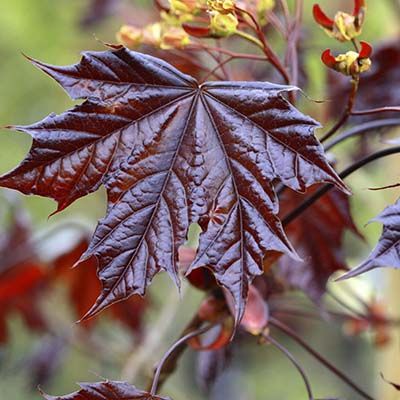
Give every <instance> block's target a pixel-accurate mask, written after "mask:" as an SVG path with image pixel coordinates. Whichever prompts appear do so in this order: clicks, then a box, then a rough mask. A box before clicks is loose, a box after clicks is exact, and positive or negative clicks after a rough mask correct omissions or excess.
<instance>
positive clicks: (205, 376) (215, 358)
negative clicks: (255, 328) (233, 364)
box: [196, 345, 231, 393]
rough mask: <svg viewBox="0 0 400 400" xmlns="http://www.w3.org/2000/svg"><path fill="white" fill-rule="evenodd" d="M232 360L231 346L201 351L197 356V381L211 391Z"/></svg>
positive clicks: (205, 389) (203, 387)
mask: <svg viewBox="0 0 400 400" xmlns="http://www.w3.org/2000/svg"><path fill="white" fill-rule="evenodd" d="M230 361H231V346H229V345H228V346H225V347H223V348H221V349H218V350H209V351H200V352H199V353H198V356H197V376H196V378H197V383H198V385H199V386H200V388H201V389H202V390H203V391H204V392H205V393H209V392H210V390H211V389H212V386H213V385H214V384H215V383H216V382H217V381H218V378H219V377H220V376H221V375H222V374H223V373H224V371H225V370H226V368H227V366H228V365H229V363H230Z"/></svg>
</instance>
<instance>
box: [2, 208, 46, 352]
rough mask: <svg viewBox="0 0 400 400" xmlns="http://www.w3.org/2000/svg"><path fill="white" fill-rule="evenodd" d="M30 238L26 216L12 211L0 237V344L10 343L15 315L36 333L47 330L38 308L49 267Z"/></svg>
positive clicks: (15, 209) (20, 212)
mask: <svg viewBox="0 0 400 400" xmlns="http://www.w3.org/2000/svg"><path fill="white" fill-rule="evenodd" d="M31 234H32V233H31V229H30V223H29V220H28V219H27V218H26V215H25V213H24V212H23V210H21V209H19V208H18V207H15V208H14V207H13V208H12V209H11V216H10V223H9V226H8V227H7V229H6V230H5V231H4V232H3V233H2V234H1V236H0V344H4V343H5V342H6V340H7V319H8V317H9V316H10V315H12V314H13V313H16V314H18V315H20V316H21V318H22V319H23V321H24V322H25V323H26V325H27V326H28V327H29V328H30V329H32V330H34V331H43V330H45V329H46V325H47V324H46V321H45V319H44V317H43V315H42V312H41V310H40V307H39V299H40V296H41V291H42V289H43V285H44V278H45V275H46V265H44V264H43V263H42V262H41V261H40V260H39V258H38V257H37V255H36V253H35V250H34V246H33V245H32V238H31Z"/></svg>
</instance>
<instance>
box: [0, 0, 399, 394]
mask: <svg viewBox="0 0 400 400" xmlns="http://www.w3.org/2000/svg"><path fill="white" fill-rule="evenodd" d="M122 3H123V2H122ZM125 3H126V5H127V6H132V5H135V6H137V7H138V9H142V8H143V7H144V8H146V7H150V6H151V2H150V1H135V0H130V1H129V0H127V1H125ZM128 3H129V4H128ZM348 3H349V2H346V1H324V0H321V1H320V4H321V6H323V7H324V8H325V9H326V10H327V11H329V10H331V12H333V10H335V9H338V8H340V6H347V8H348V7H349V5H348ZM312 4H313V2H312V1H309V0H306V1H305V20H306V26H307V27H308V29H309V30H312V32H313V33H312V35H311V38H312V41H311V43H307V47H308V48H310V49H311V50H310V51H309V52H308V54H309V55H308V58H307V60H306V64H307V66H308V67H309V68H310V70H311V73H310V76H311V77H313V79H311V80H310V85H309V88H308V89H307V93H308V94H309V95H310V97H313V98H324V96H325V95H324V85H323V84H322V83H321V82H323V78H324V69H323V68H322V67H321V64H320V61H319V54H320V52H321V50H322V49H325V48H327V47H329V46H330V44H331V42H329V41H328V39H327V37H326V36H325V35H324V34H323V32H322V31H321V30H320V29H318V28H316V27H314V25H313V24H312V22H311V6H312ZM368 5H369V10H368V18H367V22H366V25H365V28H364V31H365V35H364V36H363V37H364V38H365V39H366V40H368V41H371V42H373V43H375V42H378V41H379V40H382V39H386V38H390V37H393V35H395V34H396V33H397V32H396V31H398V26H399V19H398V14H396V11H395V7H396V5H395V2H394V1H389V0H379V1H378V0H371V1H369V4H368ZM88 7H89V1H87V0H56V1H54V0H13V1H6V0H0V10H1V12H0V34H1V36H0V38H1V39H0V125H3V126H4V125H8V124H29V123H33V122H36V121H38V120H40V119H42V118H43V117H44V116H45V115H47V114H49V113H50V112H56V113H60V112H62V111H63V110H65V109H67V108H69V107H71V105H72V102H71V100H70V99H69V98H68V96H67V95H66V94H65V93H64V92H63V90H62V89H61V88H60V87H59V86H58V85H57V84H56V83H55V82H54V81H52V80H51V79H50V78H48V77H47V76H45V75H44V74H43V73H41V72H40V71H38V70H36V69H35V68H34V67H33V66H32V65H31V64H30V63H29V62H27V60H26V59H24V57H23V56H22V53H24V54H27V55H29V56H32V57H34V58H37V59H39V60H43V61H45V62H49V63H53V64H58V65H63V64H71V63H75V62H76V61H77V60H78V59H79V53H80V52H81V51H82V50H102V49H103V48H104V47H103V45H102V44H101V43H99V41H97V40H96V38H95V37H97V38H99V39H101V40H103V41H105V42H113V41H114V40H115V32H117V31H118V29H119V27H120V26H121V25H122V23H124V22H129V17H126V16H125V14H124V13H122V15H121V13H119V14H118V15H114V16H110V17H108V18H106V19H105V20H104V21H102V22H101V23H99V24H96V25H92V26H90V27H89V28H86V29H84V28H82V26H81V24H80V21H81V20H82V18H83V17H84V15H85V13H86V12H87V9H88ZM302 107H303V109H304V110H305V111H309V112H311V113H313V114H314V115H317V116H320V115H322V114H323V112H322V111H321V110H320V109H318V107H319V106H316V105H315V104H310V103H309V102H308V103H307V101H304V100H303V104H302ZM321 107H322V106H321ZM323 122H328V121H323ZM351 146H352V143H349V144H347V145H346V146H344V147H342V148H341V149H340V150H339V152H342V153H341V154H343V153H346V152H348V151H349V149H351ZM29 147H30V139H29V137H27V135H25V134H22V133H16V132H12V131H7V130H2V132H1V136H0V172H1V173H3V172H6V171H8V170H9V169H10V168H12V167H14V166H15V165H16V164H17V163H18V162H19V161H20V160H22V159H23V157H24V155H25V154H26V152H27V151H28V149H29ZM398 179H399V164H398V159H397V162H396V160H394V159H390V160H385V161H382V162H378V163H374V164H373V166H371V167H370V168H367V169H366V170H364V171H362V172H359V173H357V174H355V175H354V176H353V177H352V178H351V179H350V180H349V181H348V182H349V184H350V186H351V187H352V188H353V191H354V196H353V199H352V207H353V210H354V213H355V218H356V221H357V224H358V226H359V227H360V228H361V229H362V232H363V233H365V235H366V238H367V241H366V242H365V243H360V242H357V241H356V240H355V239H354V238H353V237H350V236H349V238H348V240H347V247H348V254H349V262H350V265H352V266H353V265H355V264H356V263H357V262H358V261H359V260H360V259H361V258H363V257H365V256H366V255H367V254H368V252H369V250H370V248H371V247H372V246H373V244H374V243H375V242H376V240H377V238H378V237H379V234H380V230H381V227H380V226H379V224H372V225H370V226H368V227H366V228H363V226H364V224H365V223H366V222H367V221H368V220H369V219H370V218H371V217H373V216H375V215H376V214H377V213H379V212H380V211H381V210H382V209H383V208H384V207H385V206H386V205H388V204H389V203H391V202H393V201H394V200H395V199H396V198H397V197H398V195H399V192H398V190H397V191H385V192H374V193H371V192H369V191H368V190H367V188H368V187H370V186H380V185H385V184H390V183H393V182H397V181H398ZM22 202H23V204H24V207H26V209H27V210H28V212H29V214H30V216H31V218H32V220H33V223H34V227H35V231H38V232H40V231H45V230H47V229H49V227H51V226H55V225H58V224H63V223H65V222H70V221H79V222H80V223H83V224H85V225H87V226H88V227H90V228H92V229H94V227H95V225H96V221H97V219H99V218H100V217H102V216H103V215H104V212H105V196H104V192H103V191H102V190H100V191H99V192H98V193H95V194H93V195H90V196H87V197H86V198H84V199H81V200H79V201H77V202H75V203H74V204H73V205H72V206H71V207H69V208H68V209H67V210H65V211H64V212H62V213H61V214H58V215H56V216H54V217H52V218H51V219H50V220H48V218H47V217H48V215H49V214H50V213H51V212H52V211H54V209H55V204H54V203H53V202H52V201H50V200H47V199H44V198H39V197H27V196H25V197H22ZM60 240H68V238H62V239H60ZM64 244H65V243H64ZM57 245H58V244H57V243H52V244H51V246H57ZM60 245H62V244H60ZM49 246H50V244H49ZM46 250H47V251H51V249H46ZM392 277H393V279H392ZM395 281H400V277H399V275H398V274H394V273H392V272H388V271H384V272H376V273H373V274H369V276H368V277H367V278H363V279H360V280H359V283H358V284H356V286H357V289H359V290H360V291H361V293H362V294H363V295H364V296H365V298H368V297H369V296H370V295H371V293H372V292H373V291H374V289H376V288H378V296H379V297H382V298H383V299H384V300H385V301H389V302H391V303H390V307H389V311H391V312H392V313H393V314H394V315H396V314H397V315H398V314H399V308H398V304H399V301H400V299H399V298H398V296H399V295H398V294H397V293H399V292H400V288H399V284H398V283H397V286H396V287H395V288H394V289H393V288H392V289H390V284H391V285H396V284H395V283H394V282H395ZM378 282H379V283H378ZM336 285H340V284H336ZM150 296H151V298H152V310H151V312H150V313H149V315H148V316H147V317H146V327H145V331H146V329H149V331H150V332H151V331H154V329H153V328H152V327H153V325H154V324H158V325H157V326H158V328H159V329H160V330H161V331H162V330H163V329H164V331H162V335H161V337H155V338H154V339H153V340H154V341H155V343H156V345H154V346H153V348H152V350H149V351H148V352H147V353H146V349H145V348H144V345H143V343H140V342H139V341H137V340H136V342H135V340H134V339H133V338H132V337H131V336H130V335H129V334H128V333H127V332H126V331H124V329H123V328H122V327H121V326H120V325H118V324H117V323H115V322H112V321H108V320H104V321H102V322H101V324H100V325H99V326H98V327H97V328H96V331H95V333H94V335H95V339H96V340H97V341H99V342H100V343H101V346H103V347H104V348H105V349H106V350H107V351H105V352H104V354H99V352H95V351H93V350H91V349H90V348H89V349H86V350H85V349H83V347H82V346H80V345H79V344H76V343H73V344H72V345H71V346H68V347H67V349H66V350H65V352H64V357H63V361H62V363H61V365H60V367H59V368H58V369H57V371H56V374H55V376H54V378H53V379H52V380H51V381H50V382H49V383H48V384H47V385H46V386H45V387H44V389H45V390H46V391H47V392H50V393H54V394H62V393H68V392H70V391H73V390H75V389H76V386H75V382H77V381H95V380H98V376H105V377H107V378H109V379H120V378H121V371H122V370H123V368H124V366H125V370H124V371H125V373H127V368H128V370H129V368H130V367H129V365H130V364H128V366H127V362H128V360H129V359H130V363H131V364H132V365H135V362H134V357H135V354H136V353H138V354H141V357H142V356H143V354H144V355H145V356H144V360H145V362H144V363H143V364H141V365H140V366H141V369H140V371H137V376H136V379H135V382H134V383H135V384H137V385H138V386H139V385H140V384H141V383H143V382H145V379H146V377H147V376H148V374H149V373H150V371H151V367H152V365H153V363H154V362H155V361H156V360H157V359H158V358H159V356H160V355H161V354H162V351H163V350H165V348H166V347H167V345H168V343H170V342H171V341H172V340H173V339H174V338H175V337H176V336H177V334H178V332H179V330H180V328H181V327H182V326H183V325H184V324H185V322H187V319H188V318H189V316H190V315H191V314H192V313H193V310H194V309H195V307H196V305H198V303H199V301H200V299H201V294H200V293H198V292H197V291H196V290H194V289H191V288H188V289H186V291H185V292H184V294H183V296H184V299H182V300H180V299H179V296H178V295H177V294H176V291H175V289H174V287H173V285H172V284H171V283H170V282H169V281H168V279H166V278H165V277H163V276H162V277H160V278H158V279H156V280H155V283H154V285H153V286H152V288H151V290H150ZM396 296H397V302H395V301H396V299H395V297H396ZM165 302H169V303H168V304H171V308H172V309H175V311H176V312H175V313H172V315H168V316H165V315H164V316H163V317H164V320H163V319H162V318H160V313H161V312H163V310H164V308H165V307H163V306H164V303H165ZM54 304H56V306H57V311H54V310H53V313H54V315H55V320H56V321H59V322H60V323H63V324H64V325H65V329H67V330H69V331H72V332H73V330H74V329H76V328H75V326H74V323H73V322H74V317H73V315H71V310H69V307H68V304H65V301H64V297H63V293H62V291H56V292H55V293H54V295H53V297H52V298H51V299H48V300H47V302H46V304H45V305H44V306H45V307H48V308H49V309H51V308H52V307H53V308H54ZM178 307H179V308H178ZM164 311H165V310H164ZM50 312H51V311H50ZM61 321H63V322H61ZM171 321H172V323H171ZM8 323H9V326H10V329H11V332H12V334H11V339H10V341H9V344H8V345H7V347H5V348H3V349H2V350H1V353H0V354H1V358H0V399H13V400H27V399H39V398H40V396H39V395H38V394H36V393H35V391H32V389H31V388H30V384H29V376H27V374H28V372H27V370H26V369H25V368H23V363H24V356H26V354H29V353H30V352H32V350H33V349H34V348H35V346H37V345H38V343H40V342H41V341H43V338H40V337H39V336H38V335H36V334H33V333H31V332H30V331H29V330H27V328H26V327H25V326H24V324H23V323H22V321H21V320H20V319H19V318H18V317H17V316H14V317H12V318H10V320H9V321H8ZM303 325H304V326H303V327H300V328H299V332H301V334H302V335H303V336H304V337H305V338H306V339H307V340H308V341H309V342H311V343H313V345H314V347H316V348H318V349H320V350H321V352H323V353H324V354H325V355H326V356H327V357H328V358H329V359H330V360H331V361H332V362H334V363H336V364H337V365H340V366H341V367H342V368H343V369H344V370H346V371H348V373H349V374H350V376H351V377H352V378H353V379H354V380H356V381H357V382H359V383H360V384H361V385H362V386H363V387H365V388H366V389H368V390H370V391H372V392H375V393H378V392H379V393H381V394H380V396H383V395H382V393H383V392H382V390H383V389H382V387H383V386H384V383H383V382H382V381H380V379H379V377H378V372H379V371H385V373H387V374H388V376H389V377H390V378H392V379H396V378H397V380H399V381H400V370H399V367H398V365H399V364H400V359H399V355H400V353H399V348H400V346H399V339H398V332H397V333H395V334H394V336H393V344H392V347H388V348H387V349H385V350H383V351H379V352H377V350H376V349H374V348H373V347H372V345H371V343H370V341H369V340H368V338H363V339H354V338H349V337H343V335H342V332H341V329H340V328H339V327H338V326H336V325H334V324H327V323H320V322H307V324H303ZM240 343H241V346H240V347H239V348H238V349H236V350H235V351H234V356H233V362H232V365H231V367H229V368H228V369H227V370H226V373H225V374H224V375H223V376H222V378H221V383H222V385H219V389H218V390H215V393H212V394H210V395H209V398H212V399H225V398H229V399H231V400H236V399H237V400H242V399H249V400H250V399H251V400H255V399H284V400H286V399H287V400H298V399H303V398H304V399H305V398H306V395H305V392H304V387H303V383H302V382H301V380H300V379H299V377H298V374H297V372H296V371H295V370H294V369H293V368H292V367H291V365H290V364H289V363H288V361H287V360H286V359H284V358H283V357H282V356H281V355H280V354H278V353H277V352H276V351H275V350H273V349H272V348H267V347H265V348H260V347H259V346H257V345H256V344H252V343H251V341H249V340H248V339H245V338H242V339H241V340H240ZM286 344H287V346H288V348H289V349H291V350H293V353H295V354H296V355H298V357H299V358H300V359H301V360H302V362H303V365H304V367H305V369H306V370H307V371H308V373H309V376H311V377H312V383H313V386H314V391H315V393H316V394H317V395H318V396H321V397H322V395H324V394H330V393H331V394H335V396H337V397H340V396H341V397H340V398H346V399H357V398H358V397H357V395H356V394H354V393H352V392H351V391H349V389H348V388H346V387H345V386H344V385H343V384H342V383H340V382H339V381H338V380H337V379H336V378H334V377H333V376H332V375H331V374H330V373H329V372H327V371H326V370H324V369H323V368H322V367H320V366H319V365H318V364H316V363H315V362H314V361H313V360H311V359H310V358H309V357H308V356H307V355H306V354H305V353H304V352H302V351H301V350H300V349H299V348H298V347H297V346H296V345H293V343H290V342H288V343H286ZM390 357H394V358H393V363H396V360H397V371H396V370H395V368H396V365H394V364H393V365H392V367H393V368H391V363H392V362H391V361H388V360H389V359H390ZM396 357H397V358H396ZM131 367H132V366H131ZM134 368H135V367H133V369H134ZM194 369H195V356H194V355H193V354H192V353H190V352H188V354H186V356H185V357H184V359H183V363H182V365H181V368H179V372H178V373H176V374H175V375H174V376H173V377H172V379H170V380H169V381H168V383H167V385H166V387H165V390H164V393H166V394H168V395H169V396H171V397H172V398H174V399H175V400H178V399H185V398H190V399H202V398H207V396H206V395H204V394H201V392H200V391H199V389H198V388H197V385H196V383H195V378H194ZM129 373H130V374H131V375H132V371H130V372H129ZM384 396H385V397H379V398H380V399H382V400H386V399H390V398H393V399H395V398H396V397H394V396H395V393H394V391H391V389H388V391H387V392H385V394H384ZM390 396H393V397H390Z"/></svg>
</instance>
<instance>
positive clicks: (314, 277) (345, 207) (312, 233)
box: [279, 189, 359, 302]
mask: <svg viewBox="0 0 400 400" xmlns="http://www.w3.org/2000/svg"><path fill="white" fill-rule="evenodd" d="M312 191H313V190H310V192H312ZM301 201H302V197H301V196H300V195H299V194H297V193H294V192H289V191H286V192H285V193H284V196H282V200H281V204H282V213H283V214H285V212H287V211H289V210H291V209H293V207H296V205H299V204H300V203H301ZM346 230H349V231H352V232H353V233H355V234H357V235H359V233H358V231H357V228H356V226H355V225H354V222H353V220H352V217H351V211H350V204H349V199H348V197H347V196H346V195H344V194H343V193H342V192H340V191H338V190H336V189H333V190H331V191H329V192H328V193H327V194H326V195H325V196H323V197H322V198H321V199H320V200H318V201H317V202H316V203H315V204H314V205H312V206H311V207H310V208H309V209H308V210H307V211H305V212H304V213H303V214H302V215H301V216H300V217H299V218H297V219H296V220H295V221H293V222H292V223H291V224H290V225H289V226H288V228H287V232H288V235H289V238H290V239H291V241H292V242H293V243H294V245H295V248H296V249H297V251H298V252H299V254H300V255H301V256H302V258H303V260H304V262H297V261H294V260H291V259H290V258H288V257H286V256H283V257H282V258H281V259H280V261H279V263H280V269H279V274H280V276H281V278H283V279H284V280H285V281H286V282H287V283H288V284H289V285H292V286H293V287H295V288H299V289H301V290H302V291H304V292H305V293H306V294H307V295H308V296H309V297H310V298H311V299H312V300H314V301H316V302H318V301H319V300H320V299H321V297H322V296H323V295H324V293H325V288H326V283H327V281H328V279H329V277H330V276H331V275H332V274H333V273H334V272H336V271H340V270H347V269H348V266H347V263H346V259H345V254H344V252H343V248H342V246H343V235H344V233H345V231H346Z"/></svg>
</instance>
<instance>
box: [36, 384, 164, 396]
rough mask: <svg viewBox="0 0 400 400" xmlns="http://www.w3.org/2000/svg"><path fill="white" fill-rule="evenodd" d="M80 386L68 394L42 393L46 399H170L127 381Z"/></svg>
mask: <svg viewBox="0 0 400 400" xmlns="http://www.w3.org/2000/svg"><path fill="white" fill-rule="evenodd" d="M79 386H80V387H81V390H79V391H78V392H75V393H71V394H68V395H66V396H49V395H47V394H44V393H42V394H43V397H44V398H45V399H46V400H168V399H167V398H166V397H159V396H152V395H150V393H148V392H144V391H142V390H139V389H136V388H135V387H134V386H131V385H130V384H129V383H126V382H116V381H105V382H98V383H80V384H79Z"/></svg>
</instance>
